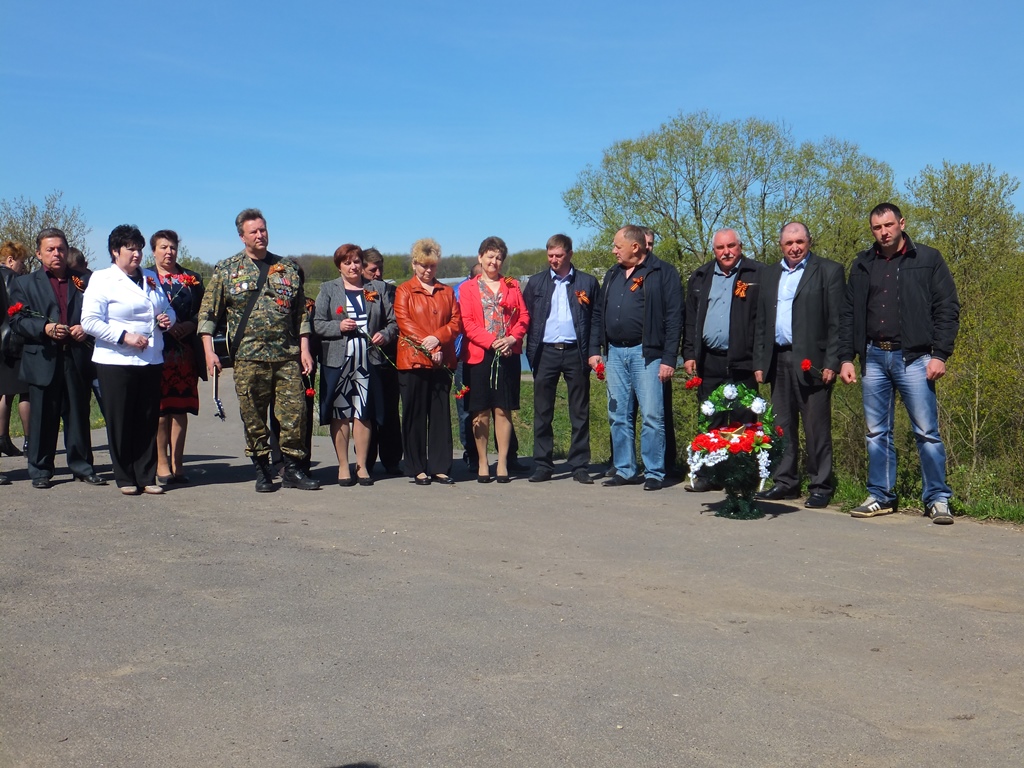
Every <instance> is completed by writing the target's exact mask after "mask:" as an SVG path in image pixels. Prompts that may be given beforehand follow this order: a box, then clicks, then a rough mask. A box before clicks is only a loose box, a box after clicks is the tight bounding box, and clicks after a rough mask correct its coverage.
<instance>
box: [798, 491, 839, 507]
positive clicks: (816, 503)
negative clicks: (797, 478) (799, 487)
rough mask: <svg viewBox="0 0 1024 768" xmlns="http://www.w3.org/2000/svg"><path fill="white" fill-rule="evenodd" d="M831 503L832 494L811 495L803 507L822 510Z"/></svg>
mask: <svg viewBox="0 0 1024 768" xmlns="http://www.w3.org/2000/svg"><path fill="white" fill-rule="evenodd" d="M831 503H832V494H830V493H812V494H811V495H810V496H808V497H807V501H805V502H804V506H805V507H807V508H808V509H824V508H825V507H827V506H828V505H829V504H831Z"/></svg>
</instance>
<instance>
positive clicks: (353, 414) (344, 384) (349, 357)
mask: <svg viewBox="0 0 1024 768" xmlns="http://www.w3.org/2000/svg"><path fill="white" fill-rule="evenodd" d="M345 316H346V317H347V318H349V319H350V320H355V321H356V325H357V326H359V332H358V333H353V334H351V335H350V336H349V337H348V339H347V345H348V346H347V350H346V351H347V354H346V357H345V362H344V364H343V365H342V366H341V377H340V378H339V379H338V383H337V385H335V387H334V393H333V397H332V398H331V409H332V411H331V415H332V417H333V418H335V419H364V418H366V417H367V403H368V402H369V399H370V358H369V351H368V346H367V344H368V342H367V340H366V335H365V334H366V333H367V325H366V321H367V319H368V317H367V313H366V300H365V297H364V295H363V291H362V289H360V290H355V291H353V290H348V289H346V290H345Z"/></svg>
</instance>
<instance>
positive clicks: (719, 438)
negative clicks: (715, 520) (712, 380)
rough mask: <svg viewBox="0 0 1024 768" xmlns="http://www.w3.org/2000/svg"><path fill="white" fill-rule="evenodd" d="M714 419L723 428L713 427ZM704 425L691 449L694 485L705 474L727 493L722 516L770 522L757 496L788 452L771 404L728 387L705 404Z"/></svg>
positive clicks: (753, 393)
mask: <svg viewBox="0 0 1024 768" xmlns="http://www.w3.org/2000/svg"><path fill="white" fill-rule="evenodd" d="M713 420H714V423H717V424H719V425H720V426H716V427H713V426H712V423H713ZM698 426H699V428H700V430H701V432H700V434H698V435H697V436H696V437H694V438H693V440H692V441H691V442H690V446H689V448H688V450H687V453H688V463H689V465H690V478H691V482H692V478H694V477H695V476H696V473H697V472H699V471H702V470H703V472H702V475H703V476H704V477H706V478H707V479H708V480H710V481H711V482H712V483H715V484H718V485H722V486H723V487H724V488H725V494H726V500H725V505H724V507H723V508H722V510H720V511H719V512H718V513H717V514H718V515H720V516H722V517H731V518H733V519H739V520H752V519H754V518H758V517H764V513H763V512H761V511H760V510H759V509H758V508H757V506H756V505H755V504H754V493H755V492H756V491H758V490H759V489H761V488H763V487H764V482H765V480H767V479H768V478H769V477H770V476H771V467H772V464H773V463H774V462H775V461H776V460H778V458H779V456H780V455H781V454H782V450H783V447H784V446H783V435H782V430H781V429H779V428H777V427H775V420H774V415H773V413H772V406H771V404H770V403H769V402H768V401H767V400H765V399H764V398H763V397H760V396H759V395H758V394H757V392H756V391H755V390H753V389H750V388H749V387H745V386H743V385H742V384H739V385H737V384H723V385H722V386H720V387H718V389H716V390H715V391H714V392H712V393H711V396H710V397H709V398H708V399H707V400H705V401H704V402H703V403H701V406H700V418H699V420H698Z"/></svg>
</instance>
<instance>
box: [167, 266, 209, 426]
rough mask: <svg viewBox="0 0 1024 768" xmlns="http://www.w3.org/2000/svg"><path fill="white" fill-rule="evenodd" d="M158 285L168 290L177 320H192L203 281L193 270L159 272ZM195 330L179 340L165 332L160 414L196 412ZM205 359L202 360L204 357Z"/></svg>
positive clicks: (196, 366) (197, 374)
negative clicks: (173, 272) (168, 272)
mask: <svg viewBox="0 0 1024 768" xmlns="http://www.w3.org/2000/svg"><path fill="white" fill-rule="evenodd" d="M157 277H158V279H159V280H160V287H161V288H163V289H164V293H166V294H167V298H168V300H169V301H170V302H171V306H172V307H174V312H175V314H176V315H177V316H178V318H179V321H182V322H183V321H185V320H194V319H195V318H196V316H197V315H198V314H199V306H200V304H201V303H202V300H203V284H202V281H201V279H200V278H199V276H198V275H197V274H196V273H195V272H191V271H186V270H182V271H181V272H180V273H178V274H176V275H175V274H167V275H160V274H159V272H158V273H157ZM194 341H195V334H190V335H188V336H186V337H185V338H183V339H181V340H178V339H175V338H174V337H173V336H171V335H170V334H164V369H163V376H162V378H161V380H160V415H161V416H169V415H171V414H175V413H191V414H192V415H193V416H196V415H198V414H199V364H198V361H197V360H196V353H195V347H194ZM204 363H205V361H204Z"/></svg>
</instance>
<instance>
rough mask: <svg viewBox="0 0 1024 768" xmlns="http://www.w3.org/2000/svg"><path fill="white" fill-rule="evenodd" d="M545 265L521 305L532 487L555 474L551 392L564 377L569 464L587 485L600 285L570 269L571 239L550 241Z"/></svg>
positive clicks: (598, 343) (562, 237)
mask: <svg viewBox="0 0 1024 768" xmlns="http://www.w3.org/2000/svg"><path fill="white" fill-rule="evenodd" d="M547 250H548V266H549V267H550V269H547V270H545V271H543V272H538V273H537V274H536V275H534V276H533V277H531V278H530V280H529V282H527V284H526V288H525V289H524V290H523V300H524V301H525V302H526V309H527V311H528V313H529V315H530V321H531V322H530V332H529V336H528V337H527V339H526V357H527V360H529V361H530V368H531V369H532V370H533V464H534V472H533V475H532V476H531V477H530V482H531V483H540V482H544V481H546V480H550V479H551V474H552V472H553V470H554V462H553V461H552V454H553V452H554V432H553V430H552V427H551V423H552V420H553V419H554V415H555V390H556V388H557V387H558V377H559V376H563V377H565V385H566V387H567V388H568V394H569V421H570V423H571V424H572V439H571V442H570V445H569V455H568V464H569V468H570V469H571V470H572V479H573V480H575V481H576V482H577V483H583V484H585V485H591V484H592V483H593V482H594V481H593V480H592V479H591V477H590V474H589V473H588V472H587V467H588V466H589V465H590V371H591V369H592V368H595V367H596V366H597V364H598V363H599V362H601V302H600V301H599V299H600V293H601V286H600V285H599V284H598V282H597V278H596V277H594V276H593V275H588V274H587V273H586V272H579V271H577V270H576V268H575V267H573V265H572V240H571V239H570V238H569V237H568V236H567V235H552V236H551V237H550V238H549V239H548V243H547Z"/></svg>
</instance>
